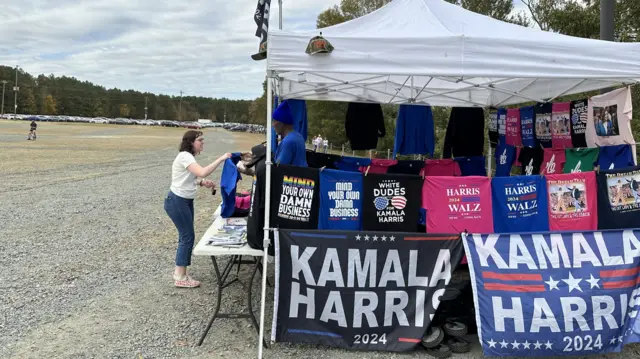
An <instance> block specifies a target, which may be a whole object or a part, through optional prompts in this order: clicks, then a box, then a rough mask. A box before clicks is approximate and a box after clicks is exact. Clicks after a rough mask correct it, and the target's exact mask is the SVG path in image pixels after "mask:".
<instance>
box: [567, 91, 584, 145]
mask: <svg viewBox="0 0 640 359" xmlns="http://www.w3.org/2000/svg"><path fill="white" fill-rule="evenodd" d="M588 110H589V100H586V99H585V100H576V101H571V113H570V114H571V144H572V145H573V147H574V148H583V147H587V138H586V136H585V134H586V131H587V117H588V116H589V111H588Z"/></svg>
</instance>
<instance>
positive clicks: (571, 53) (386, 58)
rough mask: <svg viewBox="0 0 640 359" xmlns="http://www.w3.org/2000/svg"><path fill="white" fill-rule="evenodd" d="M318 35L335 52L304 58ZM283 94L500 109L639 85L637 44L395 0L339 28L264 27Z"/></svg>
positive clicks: (423, 1) (270, 66) (270, 65)
mask: <svg viewBox="0 0 640 359" xmlns="http://www.w3.org/2000/svg"><path fill="white" fill-rule="evenodd" d="M320 31H322V35H323V36H324V37H325V38H326V39H327V40H329V41H330V42H331V44H332V45H333V46H334V47H335V50H334V51H333V52H332V53H331V54H318V55H308V54H307V53H305V49H306V47H307V44H308V43H309V40H310V39H311V38H312V37H314V36H317V35H318V34H319V32H320ZM267 51H268V57H267V70H268V72H269V73H270V75H271V76H272V77H274V78H275V80H276V84H275V85H276V87H275V90H276V92H277V93H278V94H279V96H281V98H300V99H308V100H328V101H355V102H378V103H393V104H402V103H421V104H428V105H433V106H482V107H485V106H506V105H512V104H517V103H522V102H528V101H540V102H542V101H549V100H553V99H555V98H557V97H559V96H563V95H569V94H574V93H580V92H585V91H591V90H597V89H602V88H607V87H612V86H617V85H621V84H633V83H638V82H640V60H638V59H640V43H615V42H608V41H601V40H592V39H582V38H576V37H571V36H566V35H561V34H556V33H550V32H545V31H541V30H537V29H533V28H526V27H522V26H518V25H514V24H510V23H506V22H502V21H499V20H495V19H492V18H490V17H487V16H484V15H480V14H476V13H474V12H470V11H467V10H465V9H463V8H461V7H459V6H456V5H452V4H450V3H447V2H445V1H442V0H394V1H392V2H391V3H389V4H388V5H386V6H384V7H382V8H380V9H378V10H377V11H375V12H372V13H370V14H368V15H365V16H363V17H360V18H357V19H355V20H352V21H348V22H345V23H342V24H339V25H335V26H331V27H327V28H323V29H321V30H317V29H314V30H309V31H298V32H287V31H277V30H273V31H270V33H269V46H268V50H267Z"/></svg>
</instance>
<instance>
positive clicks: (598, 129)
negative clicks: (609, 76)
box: [585, 87, 637, 162]
mask: <svg viewBox="0 0 640 359" xmlns="http://www.w3.org/2000/svg"><path fill="white" fill-rule="evenodd" d="M632 111H633V105H632V104H631V88H630V87H625V88H621V89H617V90H613V91H611V92H608V93H606V94H603V95H599V96H593V97H591V98H590V99H589V109H588V113H587V130H586V132H585V136H586V138H587V146H589V147H596V146H611V145H623V144H632V143H635V140H634V139H633V134H632V132H631V112H632ZM632 152H633V154H634V157H633V160H634V161H636V162H637V160H636V157H635V152H636V150H635V145H633V149H632Z"/></svg>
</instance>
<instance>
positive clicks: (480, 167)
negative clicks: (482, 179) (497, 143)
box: [454, 156, 487, 176]
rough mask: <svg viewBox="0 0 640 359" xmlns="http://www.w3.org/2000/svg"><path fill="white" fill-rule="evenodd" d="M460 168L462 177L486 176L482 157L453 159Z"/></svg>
mask: <svg viewBox="0 0 640 359" xmlns="http://www.w3.org/2000/svg"><path fill="white" fill-rule="evenodd" d="M454 160H455V161H456V162H458V165H459V166H460V172H462V175H463V176H486V175H487V169H486V167H485V160H484V157H483V156H473V157H457V158H454Z"/></svg>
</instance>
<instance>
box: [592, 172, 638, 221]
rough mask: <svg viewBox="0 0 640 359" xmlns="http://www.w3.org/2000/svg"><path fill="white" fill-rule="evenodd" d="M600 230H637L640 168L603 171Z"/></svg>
mask: <svg viewBox="0 0 640 359" xmlns="http://www.w3.org/2000/svg"><path fill="white" fill-rule="evenodd" d="M597 181H598V229H619V228H637V227H638V223H640V167H633V168H627V169H624V170H615V171H601V172H600V174H598V176H597Z"/></svg>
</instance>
